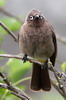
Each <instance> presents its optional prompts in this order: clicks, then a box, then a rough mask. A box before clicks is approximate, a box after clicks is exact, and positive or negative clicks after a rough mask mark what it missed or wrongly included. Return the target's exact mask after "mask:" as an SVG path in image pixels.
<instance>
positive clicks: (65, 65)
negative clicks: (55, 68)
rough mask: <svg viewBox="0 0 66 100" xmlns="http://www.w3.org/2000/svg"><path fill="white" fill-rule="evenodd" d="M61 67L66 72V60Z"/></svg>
mask: <svg viewBox="0 0 66 100" xmlns="http://www.w3.org/2000/svg"><path fill="white" fill-rule="evenodd" d="M61 68H62V71H64V72H65V70H66V62H64V63H63V64H62V65H61Z"/></svg>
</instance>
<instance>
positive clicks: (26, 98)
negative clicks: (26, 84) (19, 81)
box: [0, 71, 31, 100]
mask: <svg viewBox="0 0 66 100" xmlns="http://www.w3.org/2000/svg"><path fill="white" fill-rule="evenodd" d="M0 76H1V77H2V79H3V81H4V82H5V83H6V84H3V83H0V88H5V89H8V90H10V91H11V93H12V94H14V95H16V96H17V97H19V98H21V99H23V100H31V98H30V97H29V96H28V95H27V94H25V93H24V92H23V91H22V90H20V89H19V88H17V87H15V86H14V85H12V84H11V82H9V80H8V79H7V78H6V76H5V75H4V74H3V73H2V72H1V71H0Z"/></svg>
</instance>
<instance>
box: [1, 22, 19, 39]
mask: <svg viewBox="0 0 66 100" xmlns="http://www.w3.org/2000/svg"><path fill="white" fill-rule="evenodd" d="M0 26H1V27H2V28H4V30H6V32H7V33H8V34H9V35H11V37H12V38H13V39H14V40H15V41H18V38H17V37H16V35H14V33H13V32H12V31H10V30H9V29H8V27H7V26H5V25H4V24H3V23H2V22H0Z"/></svg>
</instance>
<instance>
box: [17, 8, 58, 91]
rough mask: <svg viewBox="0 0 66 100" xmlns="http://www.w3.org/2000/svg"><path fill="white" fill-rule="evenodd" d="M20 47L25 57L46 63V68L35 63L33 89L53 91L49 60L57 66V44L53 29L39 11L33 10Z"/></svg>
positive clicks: (23, 32) (26, 24) (27, 20)
mask: <svg viewBox="0 0 66 100" xmlns="http://www.w3.org/2000/svg"><path fill="white" fill-rule="evenodd" d="M19 47H20V50H21V52H22V53H23V54H24V55H25V54H27V55H28V56H31V57H33V58H34V59H36V60H38V61H40V62H44V66H43V67H42V66H40V65H38V64H36V63H33V72H32V79H31V86H30V87H31V89H32V90H34V91H38V90H41V89H42V90H45V91H49V90H50V89H51V82H50V78H49V73H48V59H50V61H51V62H52V64H53V66H54V65H55V59H56V54H57V42H56V36H55V32H54V29H53V27H52V26H51V25H50V24H49V23H48V21H47V20H46V18H45V17H44V16H43V14H42V13H41V12H40V11H38V10H35V9H33V10H31V11H30V12H29V14H28V15H27V18H26V20H25V23H24V24H23V25H22V27H21V30H20V33H19Z"/></svg>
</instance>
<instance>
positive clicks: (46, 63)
mask: <svg viewBox="0 0 66 100" xmlns="http://www.w3.org/2000/svg"><path fill="white" fill-rule="evenodd" d="M46 68H48V60H46V61H45V62H44V65H42V66H41V69H46Z"/></svg>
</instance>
